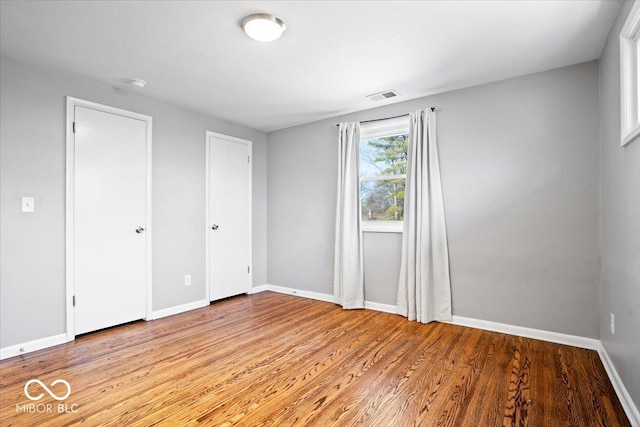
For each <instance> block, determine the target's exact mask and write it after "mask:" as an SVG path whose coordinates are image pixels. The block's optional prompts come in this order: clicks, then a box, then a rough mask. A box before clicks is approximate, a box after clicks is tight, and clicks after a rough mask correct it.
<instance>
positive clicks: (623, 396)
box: [597, 342, 640, 427]
mask: <svg viewBox="0 0 640 427" xmlns="http://www.w3.org/2000/svg"><path fill="white" fill-rule="evenodd" d="M598 344H599V346H598V349H597V350H598V355H600V360H601V361H602V364H603V365H604V369H605V371H607V375H608V376H609V380H610V381H611V385H612V386H613V389H614V390H615V392H616V394H617V395H618V399H619V400H620V404H621V405H622V408H623V409H624V412H625V413H626V414H627V418H629V422H631V425H632V426H635V427H639V426H640V412H639V411H638V407H637V406H636V405H635V403H634V402H633V399H631V395H630V394H629V392H628V391H627V388H626V387H625V386H624V383H623V382H622V380H621V379H620V376H619V375H618V371H617V370H616V368H615V366H614V365H613V362H612V361H611V358H610V357H609V353H608V352H607V349H606V348H605V346H604V344H602V342H598Z"/></svg>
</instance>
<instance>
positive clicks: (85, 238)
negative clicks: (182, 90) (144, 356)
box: [73, 105, 150, 334]
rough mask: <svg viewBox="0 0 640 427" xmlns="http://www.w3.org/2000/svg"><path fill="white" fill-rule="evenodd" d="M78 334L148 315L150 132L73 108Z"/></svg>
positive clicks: (141, 124) (139, 123) (129, 121)
mask: <svg viewBox="0 0 640 427" xmlns="http://www.w3.org/2000/svg"><path fill="white" fill-rule="evenodd" d="M73 108H74V122H75V123H74V127H75V132H74V144H73V159H74V165H73V167H74V175H73V218H74V220H73V282H74V295H75V334H82V333H86V332H90V331H95V330H97V329H102V328H106V327H110V326H114V325H118V324H122V323H126V322H130V321H133V320H138V319H142V318H144V317H145V315H146V280H147V277H146V275H147V257H146V254H147V239H146V233H148V230H146V228H147V224H146V222H147V209H149V208H150V207H149V206H147V191H148V185H147V184H148V183H147V179H148V175H147V125H148V122H147V121H144V120H140V119H136V118H131V117H125V116H123V115H120V114H115V113H112V112H105V111H99V110H97V109H93V108H86V107H82V106H78V105H75V106H74V107H73Z"/></svg>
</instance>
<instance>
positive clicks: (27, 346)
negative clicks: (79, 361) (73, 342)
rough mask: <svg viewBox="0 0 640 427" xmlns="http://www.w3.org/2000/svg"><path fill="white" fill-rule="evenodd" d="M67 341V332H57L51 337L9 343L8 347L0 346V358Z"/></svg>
mask: <svg viewBox="0 0 640 427" xmlns="http://www.w3.org/2000/svg"><path fill="white" fill-rule="evenodd" d="M66 342H67V334H66V333H65V334H58V335H54V336H51V337H46V338H40V339H37V340H33V341H28V342H24V343H21V344H15V345H11V346H9V347H4V348H0V360H4V359H8V358H10V357H14V356H20V355H22V354H27V353H31V352H34V351H38V350H42V349H43V348H48V347H53V346H54V345H60V344H64V343H66Z"/></svg>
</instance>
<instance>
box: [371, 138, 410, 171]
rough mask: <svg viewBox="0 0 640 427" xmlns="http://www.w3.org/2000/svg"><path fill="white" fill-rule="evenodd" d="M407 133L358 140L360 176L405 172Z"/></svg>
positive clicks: (407, 145) (407, 144)
mask: <svg viewBox="0 0 640 427" xmlns="http://www.w3.org/2000/svg"><path fill="white" fill-rule="evenodd" d="M408 147H409V135H407V134H404V135H394V136H387V137H384V138H371V139H363V140H361V141H360V176H380V175H403V174H406V173H407V149H408Z"/></svg>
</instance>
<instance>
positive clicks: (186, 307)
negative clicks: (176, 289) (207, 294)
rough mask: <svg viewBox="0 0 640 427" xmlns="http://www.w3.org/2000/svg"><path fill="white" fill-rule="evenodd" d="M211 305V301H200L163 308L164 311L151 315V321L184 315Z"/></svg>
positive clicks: (154, 312)
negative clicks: (186, 312)
mask: <svg viewBox="0 0 640 427" xmlns="http://www.w3.org/2000/svg"><path fill="white" fill-rule="evenodd" d="M208 305H209V301H207V300H206V299H203V300H200V301H194V302H189V303H186V304H182V305H176V306H175V307H169V308H163V309H162V310H157V311H153V312H152V313H151V319H147V320H156V319H161V318H163V317H168V316H173V315H174V314H180V313H184V312H185V311H190V310H195V309H198V308H202V307H206V306H208Z"/></svg>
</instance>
